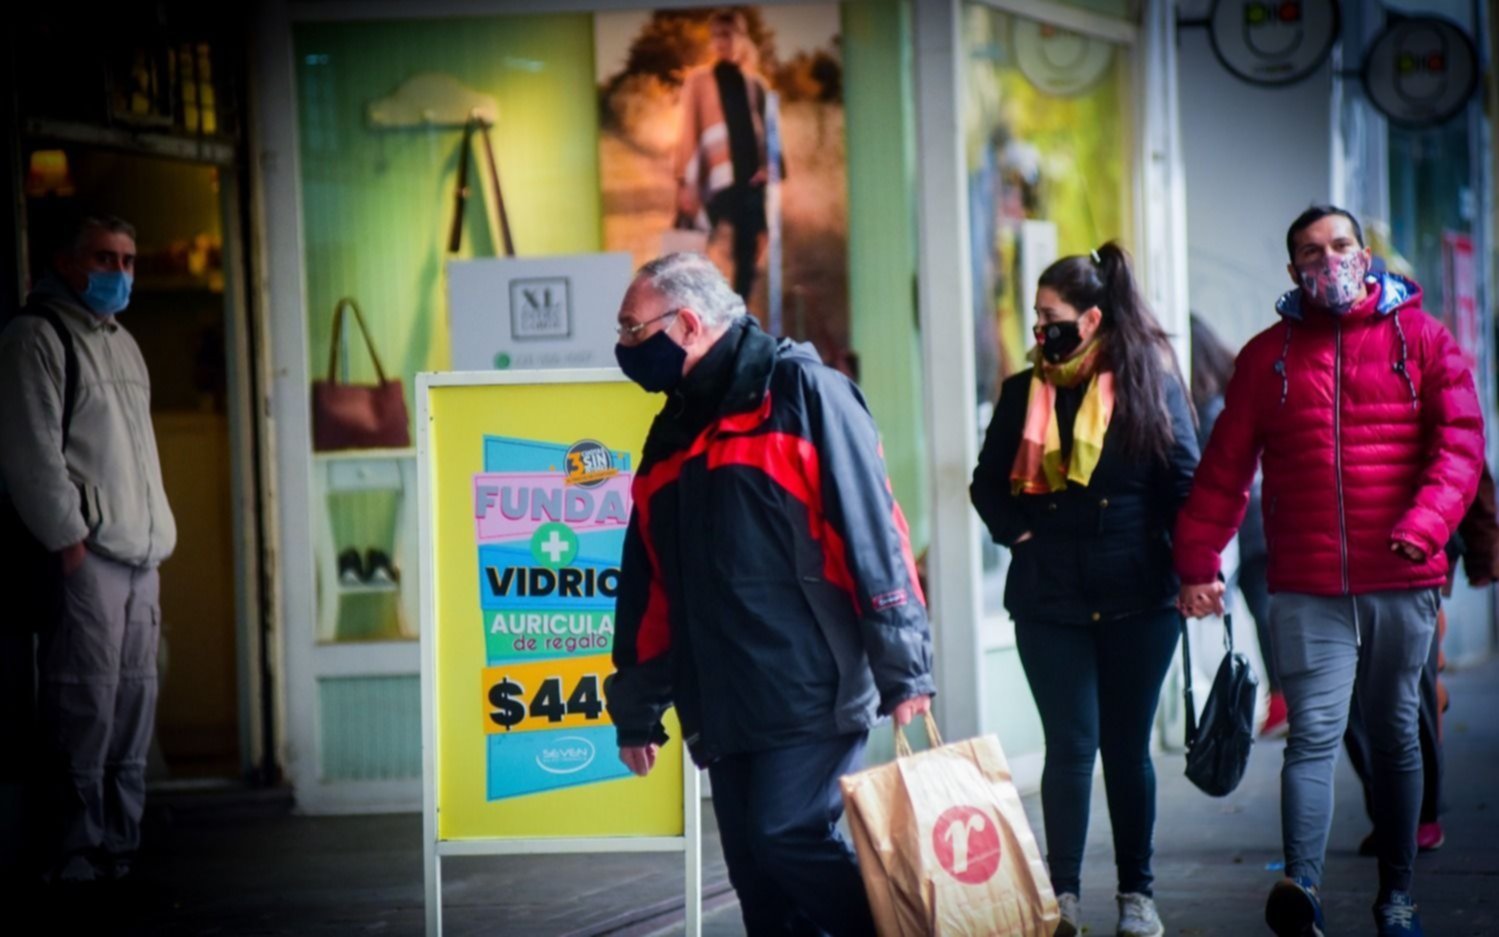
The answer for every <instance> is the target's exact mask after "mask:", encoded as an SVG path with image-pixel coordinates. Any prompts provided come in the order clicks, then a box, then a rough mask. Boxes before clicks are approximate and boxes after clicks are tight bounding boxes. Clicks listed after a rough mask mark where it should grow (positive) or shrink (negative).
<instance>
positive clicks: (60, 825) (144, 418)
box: [0, 216, 177, 881]
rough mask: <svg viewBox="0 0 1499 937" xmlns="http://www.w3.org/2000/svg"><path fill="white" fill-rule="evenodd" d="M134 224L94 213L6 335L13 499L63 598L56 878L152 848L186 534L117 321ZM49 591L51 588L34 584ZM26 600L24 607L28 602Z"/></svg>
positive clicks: (50, 687) (53, 836) (43, 697)
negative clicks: (178, 559) (153, 795)
mask: <svg viewBox="0 0 1499 937" xmlns="http://www.w3.org/2000/svg"><path fill="white" fill-rule="evenodd" d="M134 270H135V230H134V229H133V228H132V227H131V226H130V225H129V224H127V223H125V222H123V221H121V220H119V219H117V218H109V217H98V216H95V217H86V218H83V219H81V220H80V221H79V222H78V223H77V224H76V225H75V226H74V228H73V230H72V231H71V232H70V236H69V237H68V238H67V239H66V240H65V241H64V242H63V245H62V248H61V249H60V250H59V251H58V252H57V254H56V255H55V256H54V258H53V266H52V269H51V271H49V273H48V274H47V275H46V276H45V277H43V278H42V280H41V282H40V283H38V285H37V286H36V288H35V289H34V290H33V291H32V293H31V295H30V297H28V300H27V305H26V309H25V310H24V313H23V314H22V315H20V316H18V317H16V319H15V320H14V321H12V322H11V323H10V325H9V326H7V327H6V329H5V330H4V332H0V498H4V499H6V500H8V501H9V502H10V509H12V510H13V512H14V516H17V517H18V518H19V521H20V529H19V531H18V534H19V535H20V536H23V537H24V536H27V535H29V536H30V537H31V538H33V539H34V541H35V542H36V545H37V549H38V550H39V551H40V550H46V551H49V552H51V553H52V554H54V555H55V557H56V566H55V568H56V569H58V570H59V571H60V573H61V577H62V582H61V598H60V601H57V602H53V603H50V605H49V603H40V604H38V605H36V606H34V607H38V608H47V607H50V608H52V609H53V610H54V611H53V614H52V615H51V616H50V617H51V619H52V620H49V621H40V622H34V623H32V625H33V627H35V628H36V629H37V630H38V631H39V633H40V646H39V650H38V660H37V664H38V667H37V669H38V672H39V677H40V693H39V694H38V695H39V708H40V715H41V723H42V739H43V744H44V746H45V749H46V756H47V759H46V763H45V766H44V768H45V771H46V778H47V784H48V792H47V793H48V796H49V800H50V801H51V802H50V803H49V804H48V807H49V808H50V809H49V811H48V815H47V817H46V821H45V823H46V825H45V827H44V829H45V830H46V838H47V842H46V843H45V846H46V847H47V848H48V849H49V851H50V852H49V854H48V855H47V857H46V862H47V865H46V869H45V875H46V876H47V878H48V879H49V880H60V881H91V880H93V879H95V878H99V877H105V878H117V877H119V876H121V875H124V874H125V873H126V872H127V871H128V870H129V862H130V857H131V855H132V854H133V853H134V852H135V850H136V849H137V848H138V847H139V845H140V819H141V813H142V811H143V810H144V807H145V795H146V783H145V769H146V751H147V747H148V745H149V743H150V740H151V732H152V726H153V722H154V719H155V712H156V695H157V682H156V648H157V642H158V639H159V635H160V627H161V609H160V602H159V589H158V578H157V567H158V566H159V565H160V564H161V562H162V561H163V560H165V559H166V558H167V557H168V556H169V555H171V552H172V548H173V547H174V546H175V545H176V541H177V528H176V524H175V522H174V521H173V518H172V512H171V509H170V508H169V507H168V505H167V500H166V493H165V491H164V490H163V488H162V480H161V463H160V460H159V458H158V457H157V452H156V440H155V437H154V435H153V433H152V427H151V386H150V377H149V375H148V374H147V372H146V364H145V361H144V359H143V358H142V357H141V353H140V349H139V347H138V346H137V345H136V343H135V340H134V339H133V338H131V337H130V333H129V332H127V331H125V329H124V328H123V327H122V326H121V325H120V323H119V321H118V315H119V313H120V312H121V311H123V310H124V309H125V307H126V306H127V305H128V304H129V301H130V289H131V286H132V284H133V280H134ZM33 585H34V586H35V587H38V588H45V586H44V585H43V584H40V583H36V584H33ZM22 604H23V605H24V604H25V603H22Z"/></svg>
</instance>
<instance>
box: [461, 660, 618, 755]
mask: <svg viewBox="0 0 1499 937" xmlns="http://www.w3.org/2000/svg"><path fill="white" fill-rule="evenodd" d="M613 671H614V664H613V662H612V661H611V660H610V658H609V655H608V654H598V655H592V656H589V657H575V658H563V659H561V660H542V661H528V662H524V663H515V664H506V665H503V666H500V667H486V668H485V669H484V731H485V732H486V733H488V734H490V735H494V734H496V733H503V732H536V731H539V730H543V729H572V728H579V727H583V726H592V725H607V724H608V722H609V717H608V714H607V713H606V712H605V710H604V702H605V693H606V691H607V680H606V676H607V675H609V674H611V673H613Z"/></svg>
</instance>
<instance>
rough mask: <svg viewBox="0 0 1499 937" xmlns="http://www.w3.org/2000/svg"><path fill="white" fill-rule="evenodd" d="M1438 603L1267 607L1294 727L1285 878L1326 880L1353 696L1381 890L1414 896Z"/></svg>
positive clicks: (1315, 600) (1350, 599) (1419, 598)
mask: <svg viewBox="0 0 1499 937" xmlns="http://www.w3.org/2000/svg"><path fill="white" fill-rule="evenodd" d="M1440 601H1441V600H1440V598H1439V597H1438V595H1437V590H1436V589H1413V590H1408V591H1397V592H1375V593H1369V594H1367V595H1358V596H1335V597H1328V596H1316V595H1299V594H1294V593H1279V594H1277V595H1275V596H1273V597H1272V598H1271V600H1270V634H1271V644H1272V646H1273V649H1274V654H1275V666H1276V670H1277V672H1278V675H1279V677H1280V685H1281V689H1282V690H1283V691H1284V692H1285V696H1286V708H1287V710H1288V720H1289V723H1290V737H1289V739H1288V740H1287V742H1286V760H1285V766H1284V767H1283V768H1282V769H1281V774H1280V797H1281V837H1282V840H1283V842H1284V845H1285V851H1286V874H1287V875H1288V876H1292V877H1305V878H1307V879H1310V880H1311V881H1312V882H1314V883H1320V882H1321V879H1322V863H1323V857H1324V855H1325V854H1326V852H1327V837H1328V833H1329V831H1330V829H1331V826H1332V800H1333V787H1332V785H1333V768H1334V767H1335V766H1336V764H1337V757H1338V747H1339V745H1340V744H1341V742H1342V740H1343V732H1344V729H1346V727H1347V725H1348V710H1349V703H1350V700H1351V699H1352V697H1353V693H1354V688H1355V687H1357V688H1358V705H1359V714H1360V716H1361V717H1362V719H1363V723H1364V727H1365V729H1366V730H1367V732H1368V737H1369V743H1370V750H1371V756H1372V757H1371V761H1372V765H1371V768H1372V775H1373V777H1372V793H1373V797H1374V803H1373V810H1374V814H1375V816H1374V828H1375V830H1376V831H1377V833H1378V837H1379V838H1378V844H1379V883H1380V888H1381V890H1391V889H1393V890H1398V891H1408V890H1409V889H1410V882H1411V866H1412V864H1413V863H1414V861H1415V857H1416V824H1417V822H1418V817H1419V815H1420V811H1421V783H1422V782H1421V742H1420V735H1419V730H1418V728H1417V722H1416V719H1417V713H1418V710H1419V708H1420V680H1421V666H1422V665H1423V664H1424V663H1425V662H1426V655H1427V653H1428V651H1429V650H1430V648H1431V641H1432V636H1433V635H1434V634H1435V633H1436V622H1437V609H1438V607H1439V605H1440Z"/></svg>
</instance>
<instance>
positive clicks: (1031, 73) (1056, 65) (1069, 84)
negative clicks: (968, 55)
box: [1014, 18, 1114, 98]
mask: <svg viewBox="0 0 1499 937" xmlns="http://www.w3.org/2000/svg"><path fill="white" fill-rule="evenodd" d="M1014 35H1015V64H1016V65H1018V66H1019V67H1020V72H1021V74H1023V75H1024V76H1025V77H1026V79H1027V80H1029V81H1030V83H1031V84H1033V85H1035V86H1036V90H1038V91H1041V92H1042V93H1044V94H1050V95H1054V96H1056V97H1063V98H1067V97H1073V96H1075V95H1079V94H1082V93H1083V92H1085V91H1087V90H1088V89H1089V88H1091V87H1093V86H1094V85H1096V84H1097V83H1098V81H1099V79H1101V78H1103V76H1104V75H1106V74H1107V73H1108V71H1109V66H1110V65H1112V64H1113V63H1114V47H1113V45H1112V44H1110V43H1108V42H1105V41H1104V40H1102V39H1094V38H1093V37H1091V36H1083V35H1079V34H1078V33H1074V32H1068V31H1067V30H1065V29H1060V28H1058V27H1056V26H1052V25H1051V24H1049V23H1038V22H1036V21H1035V20H1028V19H1024V18H1017V19H1016V21H1015V33H1014Z"/></svg>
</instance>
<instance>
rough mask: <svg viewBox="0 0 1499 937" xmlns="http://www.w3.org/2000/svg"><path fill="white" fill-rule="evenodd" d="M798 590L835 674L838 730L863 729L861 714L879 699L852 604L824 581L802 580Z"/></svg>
mask: <svg viewBox="0 0 1499 937" xmlns="http://www.w3.org/2000/svg"><path fill="white" fill-rule="evenodd" d="M801 590H802V595H803V596H804V597H805V598H806V600H807V608H808V609H809V610H810V611H811V613H812V619H813V620H814V621H815V622H816V623H817V630H818V631H819V632H820V633H821V637H822V641H823V644H824V646H826V648H827V649H828V652H829V654H831V656H832V663H833V666H834V667H835V668H836V670H837V673H838V691H837V697H836V700H835V703H834V709H835V712H836V716H837V719H838V722H839V728H840V729H847V730H853V729H856V728H862V727H863V726H864V725H867V719H868V717H867V716H864V712H865V710H866V709H871V708H873V707H874V706H876V705H877V704H878V702H879V695H878V692H877V690H876V688H875V684H874V677H873V674H872V673H871V671H870V667H869V655H868V653H867V652H866V650H865V647H864V637H863V635H862V634H861V633H860V631H859V617H858V615H857V613H855V611H854V609H853V606H852V604H851V601H852V600H851V599H850V598H849V595H848V593H847V592H844V591H843V590H842V589H840V588H839V587H837V586H835V585H833V584H832V583H830V582H828V581H826V580H824V579H818V578H810V577H803V578H802V580H801ZM850 720H852V721H850ZM845 723H847V724H845Z"/></svg>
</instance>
